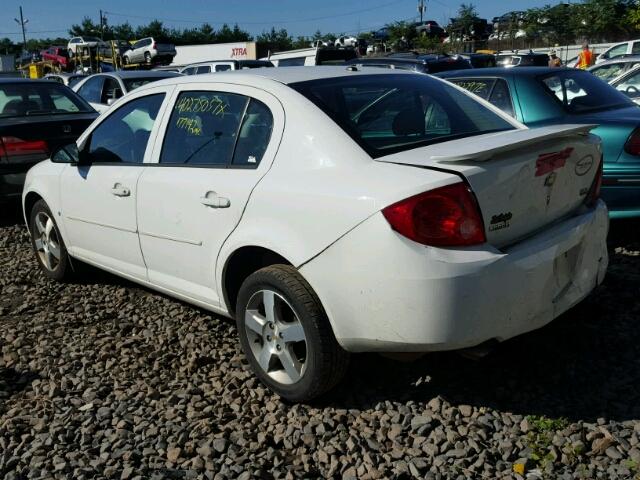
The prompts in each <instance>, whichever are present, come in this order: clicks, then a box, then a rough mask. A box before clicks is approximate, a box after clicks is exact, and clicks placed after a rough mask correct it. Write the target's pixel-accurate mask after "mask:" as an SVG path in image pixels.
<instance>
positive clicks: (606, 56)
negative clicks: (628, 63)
mask: <svg viewBox="0 0 640 480" xmlns="http://www.w3.org/2000/svg"><path fill="white" fill-rule="evenodd" d="M622 55H640V40H629V41H628V42H622V43H616V44H615V45H613V46H612V47H609V48H607V49H606V50H605V51H604V52H602V53H601V54H600V55H598V57H597V58H596V63H602V62H605V61H607V60H611V59H614V58H617V57H621V56H622Z"/></svg>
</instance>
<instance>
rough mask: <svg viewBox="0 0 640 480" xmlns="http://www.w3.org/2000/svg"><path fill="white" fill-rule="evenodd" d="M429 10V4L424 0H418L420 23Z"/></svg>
mask: <svg viewBox="0 0 640 480" xmlns="http://www.w3.org/2000/svg"><path fill="white" fill-rule="evenodd" d="M426 11H427V6H426V5H425V3H424V0H419V1H418V12H419V13H420V24H421V25H422V19H423V17H424V14H425V12H426Z"/></svg>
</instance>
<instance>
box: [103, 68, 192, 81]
mask: <svg viewBox="0 0 640 480" xmlns="http://www.w3.org/2000/svg"><path fill="white" fill-rule="evenodd" d="M95 75H105V76H110V77H116V78H121V79H125V78H153V77H158V78H167V77H181V76H182V75H180V74H179V73H176V72H167V71H158V70H128V71H118V72H103V73H96V74H95Z"/></svg>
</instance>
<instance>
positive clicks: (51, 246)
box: [29, 200, 73, 281]
mask: <svg viewBox="0 0 640 480" xmlns="http://www.w3.org/2000/svg"><path fill="white" fill-rule="evenodd" d="M29 229H30V231H31V246H32V247H33V251H34V252H35V255H36V260H37V261H38V264H39V265H40V268H41V270H42V272H43V273H44V274H45V275H46V276H47V277H49V278H51V279H52V280H57V281H65V280H69V279H70V278H71V277H72V274H73V271H72V267H71V259H70V258H69V254H68V253H67V247H66V246H65V244H64V241H63V240H62V236H61V235H60V230H59V229H58V225H57V224H56V222H55V220H54V216H53V214H52V213H51V210H49V207H48V206H47V204H46V202H45V201H44V200H38V201H37V202H36V203H35V205H34V206H33V209H32V210H31V214H30V217H29Z"/></svg>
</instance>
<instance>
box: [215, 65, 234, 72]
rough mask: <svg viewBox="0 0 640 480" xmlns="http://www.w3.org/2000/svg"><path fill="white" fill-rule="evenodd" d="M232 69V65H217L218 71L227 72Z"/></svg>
mask: <svg viewBox="0 0 640 480" xmlns="http://www.w3.org/2000/svg"><path fill="white" fill-rule="evenodd" d="M227 70H231V65H216V72H226V71H227Z"/></svg>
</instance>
